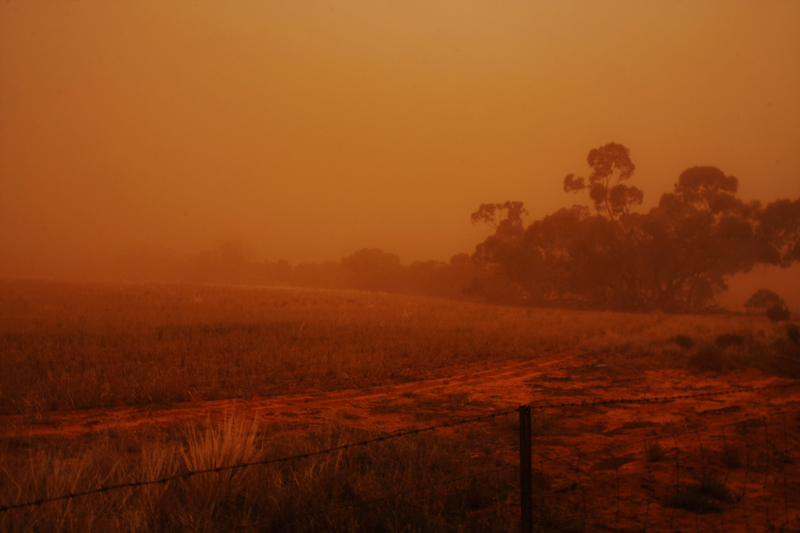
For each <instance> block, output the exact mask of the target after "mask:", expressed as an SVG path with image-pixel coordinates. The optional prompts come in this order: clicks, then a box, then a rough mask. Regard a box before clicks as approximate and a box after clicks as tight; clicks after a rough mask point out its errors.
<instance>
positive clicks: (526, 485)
mask: <svg viewBox="0 0 800 533" xmlns="http://www.w3.org/2000/svg"><path fill="white" fill-rule="evenodd" d="M519 484H520V487H519V489H520V490H519V494H520V508H521V509H522V515H521V520H520V524H521V531H522V533H533V472H532V470H531V406H530V405H521V406H520V407H519Z"/></svg>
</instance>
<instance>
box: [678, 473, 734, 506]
mask: <svg viewBox="0 0 800 533" xmlns="http://www.w3.org/2000/svg"><path fill="white" fill-rule="evenodd" d="M733 501H734V498H733V494H732V493H731V491H730V490H729V489H728V487H726V486H725V485H723V484H722V483H720V482H719V481H716V480H712V479H704V480H703V481H701V482H700V483H695V484H692V485H688V486H686V487H683V488H681V489H680V490H678V492H676V493H675V494H673V495H672V496H671V497H670V498H669V499H667V501H666V502H665V503H664V504H665V505H666V506H667V507H674V508H677V509H685V510H687V511H690V512H693V513H698V514H706V513H719V512H721V511H722V510H723V507H722V504H723V503H730V502H733Z"/></svg>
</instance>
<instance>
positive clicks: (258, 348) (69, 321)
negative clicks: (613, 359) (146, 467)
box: [0, 281, 785, 414]
mask: <svg viewBox="0 0 800 533" xmlns="http://www.w3.org/2000/svg"><path fill="white" fill-rule="evenodd" d="M724 334H736V335H740V336H743V337H745V338H746V339H748V342H750V344H751V345H753V344H757V345H759V346H766V345H769V344H771V343H773V342H774V341H776V340H777V339H781V338H783V337H785V333H784V330H783V329H782V328H780V327H778V326H775V325H773V324H770V323H769V322H768V321H766V319H762V318H752V317H747V316H735V315H709V316H680V315H665V314H646V315H643V314H641V315H640V314H623V313H610V312H609V313H598V312H581V311H563V310H550V309H525V308H514V307H498V306H489V305H480V304H472V303H465V302H458V301H449V300H437V299H427V298H416V297H406V296H396V295H387V294H373V293H361V292H336V291H312V290H292V289H257V288H237V287H224V286H188V285H155V284H154V285H147V284H130V285H120V284H78V283H74V284H68V283H43V282H23V281H16V282H3V283H2V284H0V353H2V354H3V361H4V363H3V364H4V366H5V371H4V372H3V373H0V414H15V413H25V412H46V411H52V410H67V409H85V408H92V407H113V406H119V405H132V404H152V403H171V402H180V401H187V400H193V399H207V400H208V399H222V398H247V397H251V396H256V395H277V394H285V393H287V392H297V391H300V390H337V389H344V388H363V387H367V386H374V385H380V384H391V383H399V382H403V381H407V380H413V379H420V378H423V377H431V376H440V375H445V374H447V372H448V369H450V368H452V367H454V366H458V365H462V364H468V363H474V362H492V361H507V360H530V359H535V358H536V357H537V356H539V355H541V354H543V353H554V352H569V351H574V350H578V351H582V352H593V353H613V354H627V355H634V356H635V355H639V356H645V355H659V356H663V358H660V361H661V362H660V363H658V364H684V363H685V358H684V357H683V355H684V350H682V349H681V348H680V347H679V346H678V345H677V344H675V343H674V342H672V341H671V340H670V339H673V338H675V337H676V336H688V337H691V338H692V340H693V341H694V343H695V345H697V346H701V345H703V344H709V343H713V342H714V340H715V339H716V338H717V337H718V336H720V335H724ZM625 359H626V360H627V361H631V358H630V357H626V358H625ZM652 362H653V360H649V361H648V363H652ZM761 362H763V361H761ZM761 362H760V361H753V362H752V363H753V364H760V363H761Z"/></svg>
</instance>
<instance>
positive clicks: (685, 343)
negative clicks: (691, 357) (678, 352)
mask: <svg viewBox="0 0 800 533" xmlns="http://www.w3.org/2000/svg"><path fill="white" fill-rule="evenodd" d="M670 340H671V341H672V342H674V343H675V344H677V345H678V346H680V347H681V348H683V349H684V350H691V349H692V348H694V339H693V338H691V337H690V336H689V335H675V336H674V337H672V338H671V339H670Z"/></svg>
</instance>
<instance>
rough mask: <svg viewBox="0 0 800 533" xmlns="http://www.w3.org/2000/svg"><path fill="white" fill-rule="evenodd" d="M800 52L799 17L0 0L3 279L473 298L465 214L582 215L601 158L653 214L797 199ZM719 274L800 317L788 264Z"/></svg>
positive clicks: (653, 6) (674, 10)
mask: <svg viewBox="0 0 800 533" xmlns="http://www.w3.org/2000/svg"><path fill="white" fill-rule="evenodd" d="M799 49H800V5H798V4H797V3H791V2H767V3H762V2H738V3H724V2H693V3H692V4H691V5H685V4H675V3H671V2H659V3H645V4H634V3H613V4H609V3H591V4H570V5H564V4H549V3H541V4H539V3H537V4H534V5H530V4H528V3H524V2H507V3H502V4H500V5H490V4H485V5H484V4H480V3H464V2H451V1H439V2H433V3H429V2H394V3H381V4H369V3H365V2H349V1H345V2H317V3H295V2H270V3H259V2H249V3H248V2H241V3H236V4H227V3H201V4H198V3H193V2H169V3H162V2H152V1H145V2H135V3H134V2H114V3H108V2H99V1H96V2H91V1H90V2H87V1H81V2H71V3H66V2H64V3H30V2H19V1H10V2H5V3H3V4H2V5H1V6H0V276H3V277H7V278H17V277H49V278H59V279H60V278H70V279H153V280H166V281H221V282H228V283H283V284H295V285H300V286H327V287H356V288H365V289H370V288H377V289H381V290H402V291H411V292H419V293H426V294H430V293H435V294H437V295H443V296H459V295H461V290H462V288H463V286H467V285H469V283H470V280H471V279H473V278H474V274H475V273H474V272H473V271H471V270H470V269H471V268H474V267H473V266H470V264H468V262H467V258H468V257H469V256H471V255H473V254H474V253H475V250H476V245H478V244H480V243H481V242H483V241H485V240H486V239H487V238H489V237H491V236H492V235H493V234H494V233H495V231H494V230H493V229H492V228H491V227H489V226H487V225H485V224H471V223H470V215H471V214H472V213H474V212H476V210H477V209H478V208H479V206H481V204H484V203H487V202H489V203H495V202H499V203H502V202H505V201H507V200H510V201H521V202H523V203H524V206H525V210H526V213H527V214H526V216H525V219H524V225H525V226H527V225H529V224H531V223H532V222H533V221H535V220H539V219H542V218H543V217H545V216H547V215H549V214H551V213H554V212H556V211H557V210H558V209H561V208H565V207H569V206H571V205H572V204H574V203H579V204H582V205H585V206H588V207H590V208H591V205H592V204H591V201H590V199H589V198H588V197H586V196H585V195H584V196H573V195H568V194H566V193H565V192H564V187H563V185H564V184H563V180H564V176H565V175H567V174H570V173H576V174H580V175H588V174H589V172H590V170H591V169H590V168H589V167H588V166H587V161H586V155H587V153H588V152H589V151H590V150H591V149H595V148H598V147H601V146H604V145H606V144H607V143H610V142H616V143H621V144H622V145H624V146H625V147H627V148H628V149H629V150H630V157H631V159H632V161H633V162H634V163H635V165H636V173H635V177H634V178H633V179H632V180H631V185H635V186H636V187H638V188H639V189H641V190H642V191H643V192H644V200H643V203H642V204H641V205H639V206H636V207H635V209H636V210H637V211H638V212H640V213H647V212H648V211H649V210H650V209H652V208H655V207H657V206H658V205H659V200H660V198H661V197H662V195H663V194H665V193H671V192H673V188H674V185H675V184H676V183H677V181H678V178H679V176H680V175H681V173H682V172H684V171H685V170H686V169H689V168H692V167H695V166H700V167H716V168H719V169H721V170H722V171H723V172H724V174H725V175H726V176H735V177H737V178H738V182H739V188H738V192H737V194H738V197H739V198H740V199H741V200H742V201H743V202H744V203H748V202H751V201H755V200H757V201H760V202H761V203H762V204H763V205H768V204H770V203H772V202H775V201H777V200H780V199H789V200H792V201H794V200H795V199H797V198H798V197H800V179H799V175H800V172H799V171H800V100H798V99H797V94H800V56H798V54H797V50H799ZM465 255H466V257H465ZM348 258H349V262H348V260H347V259H348ZM359 261H361V262H359ZM364 261H366V263H364ZM370 261H371V262H370ZM364 264H367V265H368V266H369V268H371V269H372V270H371V271H370V272H371V274H370V275H372V276H373V277H372V278H370V277H369V276H367V277H363V276H361V277H357V279H356V278H353V277H352V276H354V275H356V274H354V273H358V272H359V270H358V269H359V268H362V269H363V268H367V267H364V266H363V265H364ZM347 265H349V267H348V266H347ZM359 265H361V266H359ZM375 265H378V267H375ZM375 268H377V269H378V270H379V271H380V272H379V273H378V274H375V272H374V270H375ZM399 268H402V269H405V270H404V271H403V273H402V274H397V272H399V270H398V269H399ZM381 269H383V270H381ZM387 272H389V274H387ZM391 272H394V273H395V274H397V275H396V276H395V277H394V278H392V276H393V275H394V274H391ZM375 275H377V276H378V278H380V279H376V278H375ZM348 276H350V277H348ZM381 276H383V277H382V278H381ZM387 276H388V277H387ZM725 279H726V280H727V281H728V284H729V285H730V287H731V290H729V291H728V292H720V293H719V294H718V295H717V296H718V301H719V302H720V303H721V304H722V305H724V306H727V307H731V308H735V309H741V308H742V303H743V302H744V301H745V299H746V298H747V297H748V296H749V295H750V294H752V292H753V291H754V290H755V289H757V288H761V287H764V288H769V289H771V290H773V291H775V292H777V293H779V294H780V295H781V296H782V297H783V298H784V299H785V300H786V302H787V303H788V304H789V306H790V307H791V308H792V309H793V310H794V311H795V312H797V311H798V310H800V282H799V281H798V280H800V272H798V270H797V267H796V266H794V267H792V268H790V269H780V268H776V267H769V266H764V265H759V266H755V267H754V269H752V270H751V272H750V274H735V275H727V274H726V276H725ZM387 280H389V281H387ZM392 280H393V281H392ZM387 283H390V284H391V283H394V285H391V286H387V285H386V284H387ZM437 291H438V292H437Z"/></svg>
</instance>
